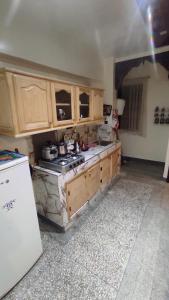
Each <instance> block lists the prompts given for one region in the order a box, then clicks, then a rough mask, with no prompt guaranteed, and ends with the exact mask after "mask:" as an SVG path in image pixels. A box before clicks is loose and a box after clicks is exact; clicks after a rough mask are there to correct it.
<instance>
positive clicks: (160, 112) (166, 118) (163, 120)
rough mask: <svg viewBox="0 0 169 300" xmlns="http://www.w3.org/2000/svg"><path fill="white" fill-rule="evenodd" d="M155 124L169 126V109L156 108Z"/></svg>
mask: <svg viewBox="0 0 169 300" xmlns="http://www.w3.org/2000/svg"><path fill="white" fill-rule="evenodd" d="M154 124H161V125H162V124H169V107H161V108H160V107H159V106H156V108H155V109H154Z"/></svg>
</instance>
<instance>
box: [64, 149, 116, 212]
mask: <svg viewBox="0 0 169 300" xmlns="http://www.w3.org/2000/svg"><path fill="white" fill-rule="evenodd" d="M120 157H121V150H120V148H118V149H117V150H115V151H114V152H113V153H112V154H109V155H108V156H107V157H105V158H104V159H102V160H101V161H100V162H98V163H96V164H95V165H93V166H92V167H90V168H89V169H88V170H86V171H85V172H83V173H82V174H80V175H79V176H77V177H75V178H73V179H72V180H71V181H70V182H68V183H67V184H66V197H67V211H68V215H69V218H70V217H71V216H72V215H73V214H74V213H76V212H77V211H78V210H79V209H80V208H81V207H82V206H83V205H84V204H85V203H86V202H87V201H88V200H90V199H91V198H92V197H93V196H94V195H95V194H96V193H97V192H98V191H99V190H103V189H102V187H104V186H106V184H108V183H110V181H111V179H112V177H114V176H116V175H117V174H118V173H119V169H120Z"/></svg>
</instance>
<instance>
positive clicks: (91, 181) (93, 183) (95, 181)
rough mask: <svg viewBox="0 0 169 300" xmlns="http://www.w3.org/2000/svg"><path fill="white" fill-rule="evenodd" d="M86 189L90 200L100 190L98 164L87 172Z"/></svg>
mask: <svg viewBox="0 0 169 300" xmlns="http://www.w3.org/2000/svg"><path fill="white" fill-rule="evenodd" d="M86 187H87V191H88V196H89V197H88V198H89V199H90V198H92V197H93V196H94V195H95V194H96V193H97V191H98V190H99V188H100V164H99V163H98V164H96V165H94V166H93V167H92V168H90V169H89V170H88V171H87V174H86Z"/></svg>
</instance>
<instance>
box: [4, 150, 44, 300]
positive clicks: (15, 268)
mask: <svg viewBox="0 0 169 300" xmlns="http://www.w3.org/2000/svg"><path fill="white" fill-rule="evenodd" d="M10 153H12V152H10ZM1 154H2V151H0V158H2V156H1ZM13 154H14V155H13V156H14V157H15V158H14V159H9V160H7V161H5V160H4V161H3V162H2V160H0V298H1V297H3V296H4V295H5V294H6V293H7V292H8V291H9V290H10V289H11V288H12V287H13V286H14V285H15V284H16V283H17V282H18V281H19V280H20V279H21V278H22V277H23V276H24V275H25V274H26V273H27V272H28V271H29V269H30V268H31V267H32V266H33V265H34V263H35V262H36V261H37V260H38V258H39V257H40V255H41V254H42V244H41V238H40V231H39V224H38V219H37V213H36V207H35V200H34V193H33V187H32V181H31V176H30V170H29V164H28V158H27V157H25V156H23V155H19V154H16V155H15V152H13ZM6 155H8V153H7V154H6ZM9 156H10V154H9ZM5 159H6V158H5Z"/></svg>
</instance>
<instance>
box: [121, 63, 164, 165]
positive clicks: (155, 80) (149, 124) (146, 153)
mask: <svg viewBox="0 0 169 300" xmlns="http://www.w3.org/2000/svg"><path fill="white" fill-rule="evenodd" d="M144 76H150V78H149V79H148V82H147V96H146V114H145V122H146V131H145V136H139V135H137V134H132V133H129V132H121V133H120V138H121V141H122V147H123V154H124V155H126V156H129V157H136V158H142V159H148V160H154V161H161V162H164V161H165V157H166V150H167V143H168V133H169V125H155V124H153V116H154V108H155V107H156V106H159V107H169V80H168V73H167V71H166V70H165V69H164V68H163V67H162V66H161V65H159V64H157V66H156V68H154V67H153V65H152V64H151V63H149V62H145V64H141V65H140V66H139V67H137V68H133V69H132V70H131V71H130V72H129V73H128V75H127V76H126V79H129V78H137V77H144Z"/></svg>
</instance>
